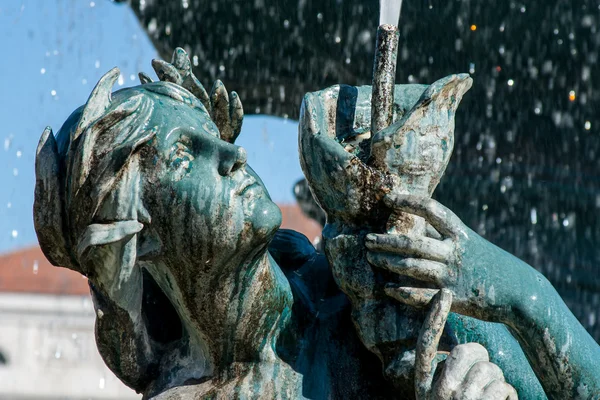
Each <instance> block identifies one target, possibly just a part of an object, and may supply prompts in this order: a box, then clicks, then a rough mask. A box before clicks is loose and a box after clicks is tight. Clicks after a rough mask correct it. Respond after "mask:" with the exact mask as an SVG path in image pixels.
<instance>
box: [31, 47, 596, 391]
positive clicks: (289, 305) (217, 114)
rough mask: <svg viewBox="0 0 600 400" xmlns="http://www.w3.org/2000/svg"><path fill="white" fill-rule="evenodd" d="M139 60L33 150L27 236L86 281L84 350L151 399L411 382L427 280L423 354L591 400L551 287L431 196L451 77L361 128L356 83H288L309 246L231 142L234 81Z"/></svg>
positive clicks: (574, 338) (182, 64)
mask: <svg viewBox="0 0 600 400" xmlns="http://www.w3.org/2000/svg"><path fill="white" fill-rule="evenodd" d="M153 66H154V68H155V70H156V71H157V74H158V76H159V78H160V80H161V82H151V80H150V78H148V77H147V75H142V76H141V79H142V82H143V84H142V85H141V86H138V87H134V88H129V89H123V90H120V91H118V92H115V93H112V94H111V91H112V86H113V84H114V83H115V81H116V79H117V78H118V76H119V71H118V70H116V69H115V70H112V71H110V72H109V73H108V74H107V75H105V76H104V77H103V78H102V80H101V81H100V82H99V83H98V85H97V86H96V88H95V89H94V91H93V93H92V95H91V96H90V99H89V100H88V102H87V104H86V105H85V106H83V107H82V108H80V109H78V110H76V111H75V112H74V113H73V115H72V116H71V117H69V119H68V120H67V121H66V122H65V124H64V126H63V127H62V128H61V129H60V131H59V132H58V134H57V135H56V137H55V136H54V134H53V133H52V131H51V130H50V129H47V130H46V131H45V132H44V134H43V135H42V138H41V140H40V145H39V147H38V152H37V159H36V174H37V181H36V193H35V208H34V217H35V224H36V231H37V234H38V238H39V240H40V245H41V247H42V249H43V251H44V253H45V254H46V256H47V257H48V259H49V260H50V261H51V262H52V263H53V264H54V265H60V266H63V267H67V268H71V269H73V270H75V271H78V272H80V273H82V274H84V275H85V276H87V277H88V278H89V282H90V287H91V291H92V294H93V296H94V305H95V308H96V311H97V321H96V339H97V343H98V348H99V350H100V353H101V355H102V357H103V359H104V360H105V362H106V364H107V365H108V366H109V368H111V370H112V371H113V372H114V373H115V374H116V375H117V376H118V377H119V378H120V379H121V380H122V381H123V382H125V383H126V384H127V385H129V386H130V387H132V388H134V389H135V390H137V391H138V392H140V393H143V394H144V397H145V398H156V399H197V398H215V399H229V398H233V397H239V398H269V399H271V398H280V399H298V398H310V399H325V398H370V399H377V398H414V397H415V390H414V387H415V383H414V363H415V361H414V359H415V358H414V357H415V356H414V354H415V348H416V347H417V346H418V340H417V338H418V337H419V331H420V330H421V325H422V323H423V321H424V318H425V315H426V313H427V312H428V304H429V302H430V301H431V298H432V297H433V296H434V295H435V293H436V292H437V289H440V288H446V289H448V290H449V292H451V293H452V299H453V300H452V311H453V312H452V313H450V314H449V316H448V321H447V323H446V324H445V328H444V326H443V324H442V326H437V327H434V328H435V329H442V328H443V329H444V330H443V334H442V335H441V339H440V342H439V349H440V350H441V351H454V350H453V349H457V348H460V349H465V348H466V347H460V345H462V344H466V343H470V342H477V343H480V344H481V345H483V346H484V347H485V348H486V349H487V352H488V353H489V357H490V360H491V361H492V362H493V363H495V364H496V365H498V366H499V367H500V368H501V369H502V371H503V372H504V377H505V378H506V380H507V382H508V383H510V384H511V385H513V386H514V387H515V388H516V390H517V391H518V393H519V395H520V397H521V398H525V399H537V398H542V399H543V398H545V396H546V395H545V394H544V390H545V392H546V394H547V396H548V397H549V398H556V399H562V398H577V396H579V398H597V397H598V393H599V392H600V383H599V379H600V378H599V376H600V351H599V349H598V345H597V344H596V343H595V342H594V341H593V339H591V337H590V336H589V335H588V334H587V333H586V332H585V330H584V329H583V328H582V327H581V325H580V324H579V323H578V322H577V321H576V320H575V318H574V317H573V316H572V315H571V313H570V312H569V310H568V309H567V308H566V306H565V305H564V303H563V302H562V300H561V299H560V297H559V296H558V295H557V294H556V292H555V291H554V289H553V288H552V287H551V286H550V285H549V284H548V282H547V281H546V280H545V279H544V278H543V277H541V276H540V275H539V274H537V273H536V272H535V271H534V270H533V269H532V268H531V267H529V266H528V265H526V264H524V263H523V262H521V261H520V260H518V259H516V258H514V257H513V256H511V255H510V254H508V253H505V252H503V251H502V250H500V249H499V248H497V247H495V246H494V245H493V244H491V243H489V242H487V241H485V240H484V239H482V238H481V237H479V236H478V235H477V234H476V233H474V232H473V231H471V230H469V229H468V228H467V227H466V226H464V224H462V222H461V221H460V220H459V219H458V218H457V217H456V216H455V215H454V214H452V213H451V211H449V210H447V209H446V208H444V207H443V206H442V205H440V204H439V203H437V202H435V201H434V200H431V199H430V196H431V194H432V193H433V191H434V190H435V187H436V185H437V183H438V182H439V180H440V179H441V177H442V175H443V172H444V170H445V168H446V165H447V163H448V160H449V158H450V155H451V152H452V147H453V140H454V114H455V111H456V108H457V107H458V103H459V101H460V99H461V98H462V95H463V94H464V93H465V92H466V90H468V88H469V87H470V84H471V80H470V78H469V77H468V76H467V75H453V76H451V77H448V78H444V79H442V80H440V81H438V82H436V83H434V84H433V85H431V86H426V85H398V86H396V88H395V98H394V105H393V110H394V117H393V123H392V125H391V126H390V127H389V128H386V129H384V130H383V131H380V132H377V133H376V134H374V135H371V132H370V126H371V115H370V112H371V101H370V93H371V88H370V87H367V86H365V87H351V86H344V85H341V86H334V87H332V88H329V89H325V90H323V91H321V92H316V93H310V94H308V95H307V96H306V98H305V100H304V105H303V109H302V114H301V123H300V137H299V140H300V149H301V154H300V157H301V163H302V166H303V169H304V172H305V174H306V177H307V179H308V181H309V184H310V186H311V189H312V191H313V193H314V195H315V197H316V200H317V201H318V202H319V204H320V205H321V207H322V208H323V209H324V211H325V212H326V213H327V225H326V227H325V230H324V239H325V250H326V251H325V253H326V254H325V255H323V254H319V253H317V252H316V251H315V249H314V247H313V246H312V244H311V243H310V242H309V241H308V240H307V239H306V238H305V237H304V236H302V235H300V234H297V233H295V232H291V231H285V230H279V225H280V224H281V213H280V211H279V209H278V208H277V206H276V205H275V204H274V203H273V202H272V201H271V199H270V197H269V195H268V193H267V191H266V189H265V188H264V185H263V184H262V182H261V180H260V178H259V177H258V176H256V174H255V173H254V172H253V171H252V169H251V168H250V167H249V166H248V165H247V164H246V154H245V151H244V150H243V149H242V148H241V147H239V146H236V145H235V144H234V142H235V139H236V137H237V135H238V134H239V132H240V129H241V124H242V119H243V111H242V107H241V102H240V101H239V98H238V97H237V95H236V94H235V93H234V92H232V93H228V92H227V90H226V89H225V87H224V86H223V84H222V83H220V82H217V83H216V84H215V86H214V87H213V88H212V90H211V92H210V93H208V92H207V91H206V90H205V89H204V87H202V85H201V84H200V82H199V81H198V80H197V79H196V78H195V77H194V76H193V75H192V74H191V69H190V63H189V59H188V58H187V55H185V53H184V52H183V51H182V50H180V49H178V50H177V51H176V53H175V55H174V58H173V61H172V62H171V63H165V62H161V61H155V62H154V63H153ZM366 141H368V143H369V146H366V145H365V144H366V143H367V142H366ZM407 260H408V261H407ZM415 266H416V267H415ZM423 271H429V272H428V273H427V274H425V273H423ZM432 320H435V318H434V319H432ZM444 320H445V318H444ZM436 332H437V331H436ZM433 336H436V335H433ZM436 346H437V344H436ZM482 351H483V350H482ZM453 354H454V352H453V353H451V356H450V358H452V356H453ZM456 354H458V353H456ZM411 360H412V361H411ZM447 364H448V365H450V364H451V363H448V362H447ZM440 365H441V364H440ZM440 368H441V367H440ZM447 368H448V369H450V367H449V366H448V367H447ZM444 388H445V387H443V385H440V384H437V386H435V390H438V391H440V390H444ZM542 388H543V389H542ZM440 393H441V392H440ZM434 398H444V397H443V396H441V397H434Z"/></svg>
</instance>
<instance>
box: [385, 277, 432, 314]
mask: <svg viewBox="0 0 600 400" xmlns="http://www.w3.org/2000/svg"><path fill="white" fill-rule="evenodd" d="M384 291H385V294H386V295H388V296H389V297H391V298H393V299H395V300H397V301H399V302H400V303H403V304H406V305H407V306H410V307H415V308H423V307H427V306H428V305H429V304H430V303H431V300H433V298H434V297H435V295H436V294H438V292H439V291H440V290H439V289H421V288H413V287H401V286H399V285H397V284H394V283H389V284H387V285H386V286H385V289H384Z"/></svg>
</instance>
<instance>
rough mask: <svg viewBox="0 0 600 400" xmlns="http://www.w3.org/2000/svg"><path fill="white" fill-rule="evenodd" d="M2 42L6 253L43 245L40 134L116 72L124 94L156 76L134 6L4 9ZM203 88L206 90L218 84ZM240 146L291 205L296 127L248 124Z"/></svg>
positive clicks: (33, 4) (39, 2) (45, 1)
mask: <svg viewBox="0 0 600 400" xmlns="http://www.w3.org/2000/svg"><path fill="white" fill-rule="evenodd" d="M0 38H1V39H0V54H1V55H2V61H0V88H1V93H2V94H0V121H2V126H1V127H0V253H3V252H6V251H10V250H13V249H16V248H20V247H24V246H28V245H32V244H35V243H36V241H37V239H36V237H35V232H34V229H33V216H32V207H33V189H34V185H35V176H34V162H35V149H36V146H37V142H38V139H39V137H40V135H41V133H42V131H43V129H44V127H45V126H51V127H52V128H53V129H54V132H57V131H58V130H59V128H60V126H61V125H62V123H63V122H64V120H65V119H66V118H67V117H68V116H69V114H70V113H71V112H72V111H73V110H74V109H75V108H77V107H78V106H79V105H81V104H83V103H84V102H85V101H86V99H87V97H88V96H89V93H90V91H91V90H92V88H93V87H94V85H95V83H96V82H97V81H98V79H99V78H100V77H101V76H102V75H103V74H104V73H105V72H106V71H108V70H109V69H110V68H112V67H114V66H118V67H119V68H120V69H121V73H122V79H120V81H119V85H120V87H126V86H133V85H137V84H138V81H137V73H138V72H139V71H145V72H147V73H149V74H150V75H151V76H154V73H153V72H152V68H151V66H150V61H151V60H152V58H156V57H157V53H156V51H155V50H154V48H153V47H152V44H151V43H150V41H149V40H148V38H147V37H146V34H145V32H144V31H143V30H142V29H141V27H140V26H139V24H138V22H137V20H136V19H135V17H134V15H133V12H132V11H131V10H130V9H129V7H128V6H125V5H117V4H114V3H112V2H110V1H109V0H95V1H89V0H23V1H18V0H0ZM199 78H200V80H202V77H199ZM224 83H225V85H226V86H227V82H224ZM204 85H205V86H208V87H210V86H212V82H204ZM118 88H119V86H116V87H115V90H116V89H118ZM228 89H229V90H235V88H233V87H231V88H229V87H228ZM243 100H244V99H242V102H243ZM237 144H240V145H242V146H244V147H245V148H246V150H247V151H248V159H249V163H250V165H252V167H253V168H254V169H255V170H256V171H257V172H258V174H259V175H260V176H261V177H262V178H263V180H264V181H265V184H266V185H267V188H268V189H269V192H270V193H271V195H272V197H273V199H274V200H275V201H277V202H287V203H289V202H293V201H294V200H293V195H292V184H293V183H294V182H295V181H296V180H297V179H300V178H301V177H302V172H301V170H300V166H299V162H298V150H297V123H296V122H295V121H288V120H283V119H279V118H273V117H264V116H251V117H246V119H245V121H244V127H243V130H242V134H241V136H240V138H239V139H238V143H237Z"/></svg>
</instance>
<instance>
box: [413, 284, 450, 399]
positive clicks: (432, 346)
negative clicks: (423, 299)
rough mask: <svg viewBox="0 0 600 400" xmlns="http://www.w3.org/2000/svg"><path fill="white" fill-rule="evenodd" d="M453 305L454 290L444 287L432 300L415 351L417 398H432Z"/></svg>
mask: <svg viewBox="0 0 600 400" xmlns="http://www.w3.org/2000/svg"><path fill="white" fill-rule="evenodd" d="M451 306H452V292H450V291H449V290H447V289H442V290H440V291H439V293H438V294H436V295H435V296H434V298H433V300H432V301H431V308H430V310H429V312H428V313H427V316H426V317H425V321H424V322H423V326H422V327H421V331H420V333H419V338H418V340H417V347H416V352H415V392H416V395H417V400H426V399H428V398H430V393H431V386H432V382H433V376H434V373H435V369H436V365H435V364H436V363H435V362H434V361H435V359H436V356H437V353H438V352H437V350H438V345H439V342H440V338H441V337H442V333H443V332H444V326H445V325H446V320H447V319H448V314H449V313H450V307H451Z"/></svg>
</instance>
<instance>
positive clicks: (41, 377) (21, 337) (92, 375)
mask: <svg viewBox="0 0 600 400" xmlns="http://www.w3.org/2000/svg"><path fill="white" fill-rule="evenodd" d="M280 208H281V211H282V215H283V225H282V227H284V228H287V229H294V230H296V231H299V232H302V233H304V234H305V235H306V236H307V237H308V238H309V239H310V240H311V241H313V242H315V239H317V240H318V238H320V232H321V227H320V226H319V225H318V224H317V223H316V222H314V221H312V220H309V219H308V218H306V217H305V216H304V215H303V214H302V212H301V211H300V208H299V207H297V206H296V205H280ZM94 320H95V315H94V308H93V305H92V300H91V297H90V295H89V289H88V285H87V280H86V279H85V278H84V277H82V276H81V275H79V274H78V273H76V272H73V271H71V270H68V269H65V268H56V267H54V266H52V265H51V264H50V263H49V262H48V261H47V260H46V258H45V257H44V255H43V253H42V251H41V250H40V248H39V247H38V246H33V247H30V248H25V249H22V250H19V251H15V252H12V253H8V254H4V255H0V400H9V399H10V400H25V399H27V400H30V399H31V400H34V399H47V400H59V399H60V400H79V399H98V400H99V399H123V400H127V399H139V398H141V396H140V395H137V394H136V393H135V392H134V391H132V390H131V389H129V388H128V387H126V386H125V385H124V384H123V383H121V381H119V380H118V379H117V378H116V377H115V376H114V374H113V373H112V372H111V371H110V370H109V369H108V368H107V367H106V365H105V364H104V362H103V361H102V359H101V358H100V355H99V354H98V350H97V348H96V343H95V340H94Z"/></svg>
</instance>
